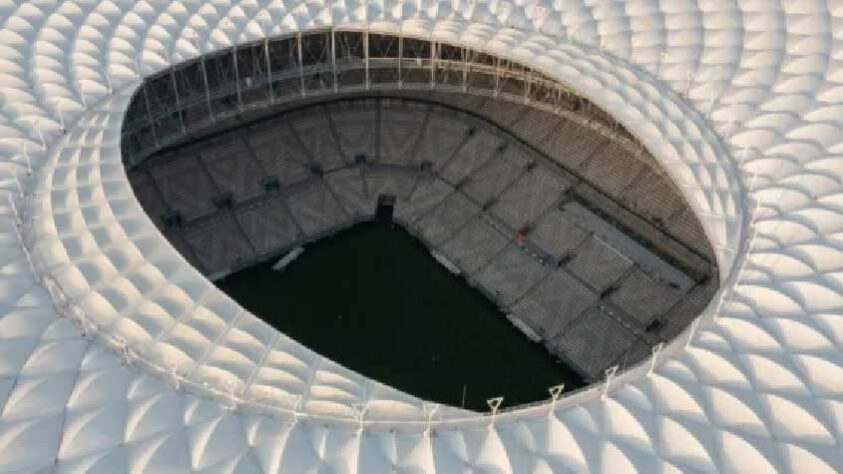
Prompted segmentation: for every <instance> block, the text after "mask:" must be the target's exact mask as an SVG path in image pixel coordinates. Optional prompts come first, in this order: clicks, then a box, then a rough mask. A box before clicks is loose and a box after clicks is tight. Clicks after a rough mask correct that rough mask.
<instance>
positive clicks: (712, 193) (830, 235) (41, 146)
mask: <svg viewBox="0 0 843 474" xmlns="http://www.w3.org/2000/svg"><path fill="white" fill-rule="evenodd" d="M841 17H843V3H841V2H839V1H837V0H830V1H827V2H811V1H809V2H802V1H800V2H790V1H785V2H764V1H759V2H680V3H676V2H658V1H655V0H641V1H635V2H615V1H611V0H596V1H584V0H573V1H569V2H551V1H545V0H539V1H535V2H527V3H522V2H509V1H502V2H470V3H468V4H462V3H459V2H453V3H452V2H433V1H427V0H422V1H420V2H403V1H398V2H377V1H368V2H307V3H305V2H297V1H291V2H277V1H274V0H220V1H215V2H198V1H185V0H162V1H157V2H146V1H140V2H132V1H112V0H90V1H79V0H68V1H58V0H46V1H37V2H36V1H26V0H24V1H18V0H0V38H2V41H0V64H1V65H2V67H0V98H2V101H0V103H2V107H0V161H2V167H0V170H2V171H0V172H2V176H3V179H2V181H0V188H2V193H3V194H4V198H3V199H2V201H0V220H1V221H2V225H0V248H2V256H3V258H2V262H3V272H2V275H0V303H2V304H0V328H2V330H0V374H3V378H2V379H0V407H2V410H0V440H2V442H0V471H3V472H47V471H57V472H73V471H91V472H168V471H169V472H196V471H199V472H260V471H264V472H284V473H294V472H323V471H324V472H343V473H366V474H369V473H377V472H402V471H403V472H439V473H451V472H516V473H543V472H606V473H610V472H611V473H616V472H648V473H649V472H726V473H731V472H751V473H760V472H817V473H821V472H828V473H832V472H841V471H843V456H841V454H840V449H839V447H840V445H841V438H843V428H841V425H840V419H841V413H843V409H841V402H840V400H841V398H843V386H841V384H840V383H839V381H840V380H841V379H843V374H841V370H840V367H841V366H843V338H841V334H843V318H841V317H840V316H839V310H840V308H841V306H843V297H841V292H840V288H839V286H838V285H837V283H836V275H837V274H838V273H839V272H840V270H841V268H843V260H841V259H840V258H839V251H838V249H837V248H838V243H837V240H838V230H839V229H840V227H841V224H843V213H841V211H840V207H839V205H838V204H837V202H838V200H839V196H840V195H841V193H843V185H841V184H840V183H841V181H840V179H839V178H840V176H841V175H843V161H841V157H840V140H841V134H840V130H841V128H843V117H841V114H840V113H839V112H840V109H841V103H843V92H841V90H843V89H841V86H840V83H841V82H843V75H842V74H841V66H840V64H839V61H838V60H837V56H838V53H839V50H840V48H841V38H840V34H839V29H840V19H841ZM326 28H336V29H348V30H357V31H371V32H375V33H385V32H391V33H397V32H399V31H400V32H401V34H403V35H406V36H408V37H414V38H425V39H431V40H434V41H441V42H447V43H451V44H458V45H464V46H468V47H472V48H475V49H477V50H480V51H485V52H488V53H490V54H494V55H497V56H499V57H501V58H505V59H508V60H512V61H516V62H518V63H521V64H526V65H529V66H531V67H533V68H535V70H537V71H540V72H541V73H542V74H545V75H547V76H549V77H552V78H554V79H556V80H559V81H561V82H563V83H566V84H568V85H570V86H572V87H573V88H574V89H576V90H578V91H579V92H581V93H582V94H583V95H584V96H586V97H588V98H589V99H590V100H592V101H593V102H594V103H595V104H597V105H598V106H600V107H601V108H602V109H603V110H610V111H612V115H613V116H614V117H615V118H616V119H617V120H618V121H620V122H621V123H622V124H623V125H624V126H625V127H626V128H627V129H628V130H629V131H630V132H632V133H633V134H634V135H635V136H636V137H638V138H639V139H640V141H641V142H642V143H643V145H644V146H646V148H647V149H648V150H649V151H650V152H651V153H652V155H653V156H654V157H655V159H656V160H657V161H658V162H659V163H660V164H661V166H663V167H664V169H665V172H666V174H667V176H668V177H669V178H670V180H672V181H673V183H674V184H675V185H676V187H677V188H678V189H679V190H680V191H681V192H682V194H683V196H684V197H685V198H686V199H687V200H688V201H689V203H690V205H691V208H692V209H693V211H694V212H695V213H696V214H697V216H698V217H699V219H700V221H701V223H702V226H703V228H704V230H705V233H706V235H707V237H708V238H709V240H710V241H711V242H712V245H713V247H714V248H715V251H716V257H717V261H718V264H719V267H720V268H721V270H722V271H721V280H722V281H721V283H722V284H723V287H722V289H721V291H720V292H719V293H718V295H717V296H715V298H714V300H713V301H712V303H711V304H710V306H709V308H708V309H707V310H706V311H705V312H704V313H703V314H702V315H700V317H699V318H698V319H697V320H696V322H695V323H693V324H692V325H691V328H692V329H690V330H688V331H686V332H684V333H682V334H681V335H680V336H679V337H678V338H677V339H676V340H675V341H674V342H673V343H671V344H669V345H668V346H666V347H665V349H664V350H663V351H662V352H661V353H660V354H659V356H658V358H657V359H656V360H655V362H653V363H650V362H645V363H644V364H642V365H641V366H637V367H634V368H632V369H630V370H625V371H622V372H619V373H618V374H616V376H614V377H612V378H611V379H610V380H608V381H605V382H602V383H600V384H597V385H594V386H592V387H590V388H588V389H586V390H583V391H581V392H578V393H575V394H573V395H570V396H568V397H564V398H561V399H559V400H556V401H554V402H548V403H545V404H539V405H535V406H530V407H522V408H520V409H516V410H511V411H507V412H504V413H498V414H497V416H496V417H495V418H492V417H489V416H480V415H478V414H475V413H470V412H466V411H463V410H459V409H456V408H449V407H442V408H441V409H439V410H438V411H435V412H433V415H431V408H430V406H429V405H428V404H425V403H423V402H422V401H421V400H418V399H416V398H414V397H412V396H409V395H406V394H403V393H401V392H398V391H397V390H394V389H391V388H389V387H386V386H384V385H383V384H380V383H378V382H376V381H373V380H369V379H367V378H366V377H363V376H361V375H359V374H355V373H353V372H352V371H349V370H347V369H345V368H343V367H341V366H339V365H337V364H335V363H333V362H331V361H330V360H327V359H325V358H323V357H321V356H319V355H318V354H315V353H313V352H312V351H310V350H309V349H307V348H306V347H303V346H301V345H299V344H297V343H296V342H295V341H292V340H290V339H289V338H288V337H286V336H285V335H283V334H281V333H278V332H277V331H275V330H271V329H267V328H261V327H260V326H259V325H254V324H253V323H254V322H255V317H254V316H252V315H251V314H249V313H247V312H245V311H244V310H243V309H242V308H240V307H239V305H237V304H236V303H235V302H233V301H231V300H229V299H228V298H226V297H225V296H224V295H222V294H221V293H219V292H218V291H217V290H216V289H214V288H213V287H211V286H210V285H209V284H208V282H207V280H206V279H205V278H204V277H203V276H202V275H201V274H200V273H199V272H198V271H196V270H195V269H194V268H192V267H191V266H190V264H189V263H188V262H187V261H186V260H185V258H184V257H182V256H181V255H180V254H179V252H177V251H176V250H175V249H174V248H173V246H172V245H171V244H170V243H168V242H167V241H166V240H165V239H164V237H163V236H162V235H161V233H160V232H159V231H158V230H157V229H156V228H155V226H154V224H153V222H152V219H156V218H157V217H156V216H147V215H146V213H145V212H144V210H143V209H142V208H141V206H140V205H139V204H138V202H137V199H136V198H135V196H134V195H133V193H132V191H131V187H130V185H129V183H128V179H129V178H128V177H127V174H126V172H125V170H124V168H123V160H122V156H121V148H120V131H121V127H122V125H123V119H124V116H125V114H126V109H127V108H128V107H129V104H130V101H131V98H132V96H133V95H134V93H135V92H136V91H137V89H138V87H139V86H140V85H141V84H142V83H143V79H144V78H147V77H152V76H153V75H155V74H156V73H159V72H161V71H164V70H166V69H167V68H168V67H170V66H171V65H175V64H178V63H180V62H182V61H185V60H188V59H192V58H196V57H198V56H201V55H208V61H209V62H213V61H217V62H219V61H226V60H227V59H226V58H225V55H216V56H214V55H213V53H217V52H220V51H223V50H225V49H226V48H229V47H232V46H235V45H238V44H244V43H249V42H253V41H262V40H263V39H264V38H267V37H271V38H274V37H278V36H287V35H294V34H296V33H298V32H308V31H316V30H324V29H326ZM270 51H271V53H272V55H271V58H270V63H271V62H272V61H282V60H284V58H285V57H284V56H283V53H284V52H283V51H276V50H275V49H271V50H270ZM217 79H218V78H216V79H215V78H209V80H217ZM155 87H158V88H159V89H160V90H159V92H161V93H160V94H159V97H169V96H170V95H173V97H172V99H173V100H177V99H176V98H175V94H176V93H177V92H178V91H179V89H180V88H181V86H180V87H175V88H172V90H171V91H170V89H169V88H171V87H172V86H171V85H168V84H167V83H166V81H163V82H160V83H159V84H158V85H156V86H155ZM272 90H273V91H274V93H276V94H278V95H279V96H280V95H281V94H286V93H288V92H287V91H293V92H290V93H291V94H295V93H298V91H297V89H296V88H295V87H294V86H290V84H287V83H284V82H281V81H278V82H276V83H274V84H273V88H272ZM168 91H169V92H168ZM213 104H214V107H216V108H218V110H219V111H222V113H231V114H235V113H237V106H236V100H235V99H232V97H231V96H228V97H220V98H215V99H214V102H213ZM149 106H150V107H151V108H154V109H155V110H159V109H165V108H166V107H167V106H168V104H167V103H166V102H165V101H161V102H155V103H151V104H149ZM149 112H150V113H151V112H152V110H150V111H149ZM320 123H321V122H320ZM328 126H329V125H324V124H323V125H317V124H315V122H314V126H313V127H311V128H309V129H307V130H301V131H296V132H297V133H302V134H304V137H303V140H302V141H303V142H304V148H305V149H304V153H306V154H316V155H318V156H306V157H301V159H302V162H304V161H305V160H315V161H318V162H320V163H324V166H325V167H327V168H333V167H338V166H341V165H342V164H343V163H345V162H346V160H347V158H346V157H344V156H343V155H342V153H341V147H340V146H339V145H338V144H337V143H336V142H335V141H334V137H333V136H330V134H328V133H327V129H326V128H325V127H328ZM178 127H179V120H178V117H177V116H167V115H161V118H160V119H158V120H156V121H155V125H154V127H153V128H152V129H151V130H148V131H145V132H144V133H148V135H145V137H152V136H153V135H155V134H156V133H168V131H169V130H173V129H178ZM434 132H435V133H434ZM435 134H440V135H443V136H445V135H448V137H446V138H447V139H449V140H451V141H452V142H453V147H454V148H455V149H456V148H458V147H459V144H460V142H461V141H462V140H463V139H464V137H465V132H464V131H459V132H453V131H448V130H438V131H434V130H427V131H426V135H430V136H433V135H435ZM153 138H154V137H153ZM143 139H148V138H143ZM545 146H546V147H549V148H554V147H557V148H558V147H564V146H565V143H563V142H561V141H559V140H554V139H553V137H551V138H550V139H548V140H546V141H545ZM587 146H588V147H589V148H592V149H596V148H597V147H599V146H600V145H599V144H587ZM582 148H583V147H579V148H577V149H572V150H570V152H571V153H582ZM592 152H593V150H592ZM290 153H292V152H290ZM417 159H418V160H429V161H434V157H426V155H425V149H424V147H420V150H419V151H418V156H417ZM581 159H582V160H583V161H585V160H587V159H588V157H587V156H582V157H581ZM436 164H437V165H439V166H441V165H443V163H442V162H436ZM285 173H286V174H289V175H290V176H291V177H290V178H289V180H290V181H295V180H296V179H297V178H295V177H293V176H298V174H300V173H298V172H297V171H295V170H292V169H291V170H288V171H283V172H282V171H279V172H278V173H277V174H285ZM168 176H169V175H168ZM201 176H202V175H200V174H197V173H194V174H190V176H189V178H188V179H193V180H203V182H204V180H205V179H206V178H204V177H201ZM153 179H158V177H153ZM452 184H453V183H452ZM200 185H204V184H200ZM166 186H171V183H169V182H168V183H166ZM172 186H176V185H174V184H173V185H172ZM165 192H172V193H174V194H178V195H179V199H182V201H184V202H185V207H188V208H189V211H190V212H194V213H196V214H197V215H198V214H201V213H204V212H205V211H206V210H207V209H208V208H209V206H210V204H209V203H193V202H191V201H190V196H189V195H183V194H181V193H179V190H178V189H176V188H174V189H171V190H167V191H165ZM434 194H436V196H439V194H437V193H434ZM420 196H421V195H420ZM442 198H444V196H442ZM408 199H410V200H412V196H410V197H409V198H408ZM419 199H420V203H419V204H418V205H419V206H426V204H424V202H426V201H424V200H423V199H422V198H421V197H420V198H419ZM332 203H333V201H332V198H331V197H330V195H329V194H327V193H326V194H322V195H319V196H305V195H302V196H301V197H300V206H299V207H298V208H297V209H296V210H294V213H296V212H298V213H299V214H301V215H305V214H306V213H307V212H308V209H310V208H311V207H312V206H329V207H331V209H334V211H335V212H333V211H332V212H333V214H332V215H333V216H334V217H335V218H336V219H337V220H339V219H345V218H346V215H345V213H344V212H343V210H342V209H340V208H339V207H338V206H336V205H334V204H332ZM158 217H160V216H158ZM18 223H20V224H18ZM668 225H670V224H669V223H668ZM673 225H674V228H673V230H674V231H675V232H677V233H681V232H682V229H683V225H682V221H677V222H676V223H675V224H673ZM319 228H320V227H319V226H316V227H314V228H312V229H311V228H308V229H307V231H308V232H318V231H319ZM115 248H120V249H123V251H124V252H127V253H131V254H133V255H137V256H139V257H137V259H136V260H135V261H128V260H127V259H126V258H125V255H126V254H123V255H124V257H119V256H118V254H117V253H115V252H114V251H113V249H115ZM92 262H93V263H92ZM582 332H583V333H588V332H589V331H588V330H586V329H585V328H583V329H582ZM428 428H430V430H428Z"/></svg>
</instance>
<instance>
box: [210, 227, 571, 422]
mask: <svg viewBox="0 0 843 474" xmlns="http://www.w3.org/2000/svg"><path fill="white" fill-rule="evenodd" d="M274 262H275V261H274V260H273V261H269V262H264V263H262V264H259V265H256V266H253V267H251V268H248V269H245V270H242V271H240V272H237V273H235V274H232V275H230V276H228V277H227V278H225V279H224V280H222V281H219V282H217V285H218V286H219V288H220V289H222V290H223V291H224V292H226V293H227V294H228V295H230V296H231V297H232V298H234V299H235V300H237V301H238V302H239V303H240V304H241V305H243V306H244V307H245V308H246V309H248V310H249V311H251V312H252V313H254V314H255V315H257V316H258V317H260V318H262V319H263V320H264V321H266V322H268V323H269V324H271V325H272V326H274V327H276V328H277V329H279V330H280V331H282V332H284V333H285V334H287V335H288V336H290V337H292V338H294V339H296V340H297V341H299V342H301V343H302V344H305V345H306V346H308V347H310V348H311V349H313V350H314V351H316V352H318V353H320V354H323V355H325V356H326V357H328V358H330V359H333V360H335V361H337V362H339V363H340V364H342V365H344V366H346V367H349V368H351V369H352V370H355V371H358V372H360V373H362V374H364V375H366V376H368V377H371V378H374V379H375V380H378V381H380V382H383V383H386V384H388V385H391V386H394V387H396V388H398V389H400V390H403V391H406V392H408V393H411V394H413V395H416V396H418V397H420V398H423V399H427V400H433V401H438V402H442V403H447V404H450V405H454V406H460V405H462V403H463V391H464V390H465V407H466V408H470V409H475V410H483V411H485V410H486V409H487V407H486V403H485V400H486V399H487V398H490V397H494V396H504V397H505V401H504V405H505V406H512V405H516V404H521V403H527V402H532V401H536V400H543V399H546V398H548V397H549V396H548V392H547V389H548V387H550V386H553V385H556V384H559V383H565V384H566V389H574V388H577V387H580V386H582V384H583V381H582V379H581V377H580V376H579V375H578V374H576V373H575V372H574V371H572V370H571V369H569V368H568V367H566V366H565V365H563V364H562V363H560V362H558V361H556V360H555V359H554V358H553V357H552V356H551V355H550V354H549V353H548V352H547V350H546V349H545V348H544V347H543V346H542V345H540V344H536V343H533V342H531V341H530V340H529V339H527V338H526V337H525V336H524V335H523V334H521V333H520V332H519V331H518V330H517V329H515V328H514V327H513V326H512V325H511V324H510V323H509V322H508V321H507V319H506V317H505V316H504V314H502V313H501V312H500V311H499V310H498V308H497V307H496V306H495V305H494V304H493V303H492V302H491V301H489V300H488V299H487V298H486V297H485V296H484V295H483V294H482V293H480V292H479V291H478V290H476V289H475V288H474V287H472V286H471V285H469V284H468V283H467V282H466V280H465V279H463V278H462V277H459V276H455V275H452V274H451V273H449V272H448V271H447V270H445V268H443V267H442V266H441V265H439V264H438V263H437V262H436V261H435V260H434V259H433V258H432V257H431V256H430V254H429V252H428V250H427V248H426V247H425V246H424V245H423V244H422V243H421V242H419V241H418V240H417V239H416V238H415V237H413V236H412V235H411V234H409V233H408V232H407V231H406V230H404V229H403V228H401V227H400V226H398V225H395V224H393V223H391V222H389V220H388V219H385V220H383V221H376V222H367V223H363V224H357V225H355V226H354V227H352V228H349V229H347V230H344V231H342V232H339V233H337V234H335V235H333V236H331V237H327V238H324V239H321V240H319V241H317V242H315V243H312V244H309V245H307V246H306V250H305V252H304V254H303V255H302V256H301V257H300V258H299V259H298V260H296V261H294V262H293V263H291V264H290V265H289V266H288V267H287V268H286V269H285V270H283V271H281V272H277V271H274V270H272V268H271V267H272V264H273V263H274Z"/></svg>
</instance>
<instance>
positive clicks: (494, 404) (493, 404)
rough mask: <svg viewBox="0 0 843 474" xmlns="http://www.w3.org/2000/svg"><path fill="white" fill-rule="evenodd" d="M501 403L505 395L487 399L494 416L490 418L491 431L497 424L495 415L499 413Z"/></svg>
mask: <svg viewBox="0 0 843 474" xmlns="http://www.w3.org/2000/svg"><path fill="white" fill-rule="evenodd" d="M501 403H503V397H495V398H490V399H488V400H486V404H487V405H489V409H491V410H492V416H491V417H490V418H489V426H488V428H489V431H491V430H492V428H494V426H495V417H496V416H497V415H498V408H500V406H501Z"/></svg>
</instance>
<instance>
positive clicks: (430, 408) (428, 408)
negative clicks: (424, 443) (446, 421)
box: [422, 402, 439, 438]
mask: <svg viewBox="0 0 843 474" xmlns="http://www.w3.org/2000/svg"><path fill="white" fill-rule="evenodd" d="M422 403H423V405H422V408H423V409H424V414H425V416H426V418H427V419H426V421H425V426H424V436H425V437H426V438H428V437H430V430H431V426H432V425H433V415H434V414H436V410H438V409H439V404H438V403H430V402H422Z"/></svg>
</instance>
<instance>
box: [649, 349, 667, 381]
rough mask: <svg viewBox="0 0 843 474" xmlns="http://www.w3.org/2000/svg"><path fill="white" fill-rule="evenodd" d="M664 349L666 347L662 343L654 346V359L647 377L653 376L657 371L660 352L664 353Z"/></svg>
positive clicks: (651, 360)
mask: <svg viewBox="0 0 843 474" xmlns="http://www.w3.org/2000/svg"><path fill="white" fill-rule="evenodd" d="M663 347H664V343H663V342H660V343H658V344H656V345H655V346H653V349H652V352H653V357H652V358H651V359H650V369H649V370H648V371H647V377H650V376H652V375H653V372H654V371H655V370H656V363H657V362H658V358H659V352H661V351H662V348H663Z"/></svg>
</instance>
